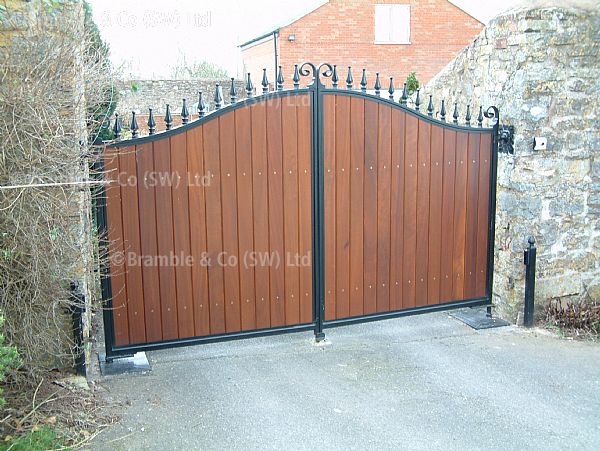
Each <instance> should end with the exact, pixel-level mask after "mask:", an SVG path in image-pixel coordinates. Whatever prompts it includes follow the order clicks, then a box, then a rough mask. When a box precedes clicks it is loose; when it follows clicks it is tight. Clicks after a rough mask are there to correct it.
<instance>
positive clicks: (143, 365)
mask: <svg viewBox="0 0 600 451" xmlns="http://www.w3.org/2000/svg"><path fill="white" fill-rule="evenodd" d="M98 360H99V361H100V373H101V374H102V375H103V376H117V375H120V374H133V373H142V374H143V373H147V372H148V371H150V370H151V368H150V363H149V362H148V357H146V353H145V352H136V353H135V354H134V355H133V357H122V358H118V359H113V360H112V362H107V361H106V355H105V354H100V355H99V356H98Z"/></svg>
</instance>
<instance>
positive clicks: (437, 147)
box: [427, 125, 444, 304]
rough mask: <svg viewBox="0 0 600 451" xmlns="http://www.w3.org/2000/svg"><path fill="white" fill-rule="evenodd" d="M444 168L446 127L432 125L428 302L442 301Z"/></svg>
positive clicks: (436, 302)
mask: <svg viewBox="0 0 600 451" xmlns="http://www.w3.org/2000/svg"><path fill="white" fill-rule="evenodd" d="M443 170H444V129H443V128H442V127H440V126H437V125H432V126H431V172H430V181H429V185H430V193H429V209H430V210H429V258H428V265H427V267H428V270H427V277H428V283H427V285H428V287H427V303H428V304H438V303H439V302H440V268H441V261H440V260H441V245H442V196H443V192H442V187H443V180H442V177H443Z"/></svg>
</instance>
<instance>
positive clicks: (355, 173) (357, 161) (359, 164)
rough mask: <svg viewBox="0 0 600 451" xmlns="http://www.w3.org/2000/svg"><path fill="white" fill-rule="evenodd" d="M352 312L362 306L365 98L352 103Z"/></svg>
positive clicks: (356, 99) (360, 308) (352, 314)
mask: <svg viewBox="0 0 600 451" xmlns="http://www.w3.org/2000/svg"><path fill="white" fill-rule="evenodd" d="M350 111H351V113H350V122H351V126H350V172H351V174H352V175H351V178H350V316H359V315H362V314H363V312H364V309H363V301H364V299H363V287H364V284H363V280H364V279H363V277H364V264H363V177H364V172H365V155H364V152H365V101H364V100H363V99H359V98H352V100H351V103H350Z"/></svg>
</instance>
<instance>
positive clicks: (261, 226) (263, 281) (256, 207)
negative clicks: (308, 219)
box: [250, 102, 271, 329]
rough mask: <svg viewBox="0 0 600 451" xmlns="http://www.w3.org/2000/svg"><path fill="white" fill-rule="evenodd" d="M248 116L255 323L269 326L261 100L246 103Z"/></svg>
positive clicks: (266, 196)
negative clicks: (249, 126) (248, 106)
mask: <svg viewBox="0 0 600 451" xmlns="http://www.w3.org/2000/svg"><path fill="white" fill-rule="evenodd" d="M250 111H251V119H252V130H251V131H252V206H253V209H252V210H253V216H254V217H253V219H254V222H253V225H254V254H253V258H252V263H251V264H252V265H253V266H254V281H255V286H256V327H257V328H259V329H264V328H268V327H270V326H271V308H270V299H271V296H270V286H269V266H268V265H267V264H264V263H263V262H262V258H263V257H267V256H268V254H269V193H268V188H269V186H268V174H269V171H268V166H267V125H266V120H267V116H266V115H267V112H266V107H265V103H264V102H261V103H257V104H255V105H252V106H251V107H250Z"/></svg>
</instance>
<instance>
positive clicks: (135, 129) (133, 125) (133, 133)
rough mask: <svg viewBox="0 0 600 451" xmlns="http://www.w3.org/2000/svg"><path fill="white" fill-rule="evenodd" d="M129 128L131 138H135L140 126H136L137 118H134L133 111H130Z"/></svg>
mask: <svg viewBox="0 0 600 451" xmlns="http://www.w3.org/2000/svg"><path fill="white" fill-rule="evenodd" d="M129 128H130V130H131V137H132V138H137V137H138V130H139V129H140V128H139V127H138V123H137V119H136V118H135V111H132V112H131V126H130V127H129Z"/></svg>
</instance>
